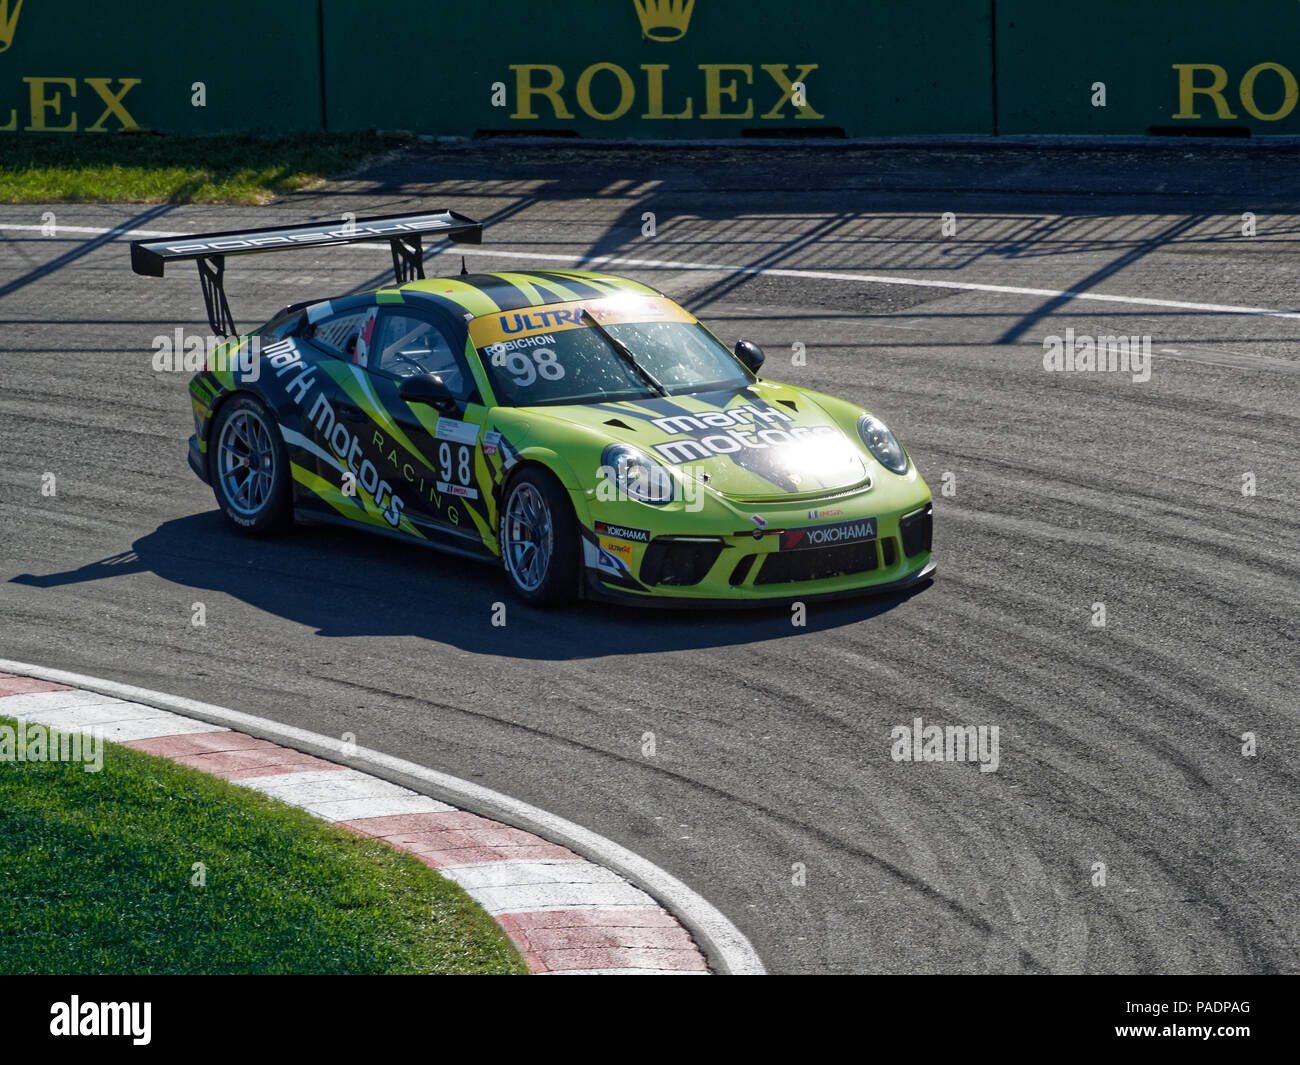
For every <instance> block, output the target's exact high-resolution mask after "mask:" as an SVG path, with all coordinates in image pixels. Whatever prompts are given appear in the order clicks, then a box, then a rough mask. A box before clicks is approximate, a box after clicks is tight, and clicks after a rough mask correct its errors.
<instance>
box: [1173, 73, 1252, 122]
mask: <svg viewBox="0 0 1300 1065" xmlns="http://www.w3.org/2000/svg"><path fill="white" fill-rule="evenodd" d="M1173 66H1174V69H1175V70H1176V71H1178V113H1177V114H1176V115H1174V118H1200V117H1201V116H1200V114H1199V113H1197V112H1196V111H1195V110H1194V108H1195V106H1196V104H1195V101H1194V100H1193V97H1194V96H1195V95H1196V94H1197V93H1204V94H1205V95H1206V96H1209V97H1210V98H1211V99H1213V100H1214V110H1215V111H1216V112H1217V113H1218V115H1219V117H1220V118H1236V117H1237V116H1236V115H1234V114H1233V113H1232V112H1231V111H1229V110H1228V101H1227V100H1225V99H1224V98H1223V87H1224V86H1225V85H1227V84H1228V72H1227V71H1226V70H1224V69H1223V67H1221V66H1217V65H1215V64H1214V63H1175V64H1174V65H1173ZM1198 70H1209V71H1212V72H1213V75H1214V83H1213V84H1212V85H1197V84H1195V81H1196V71H1198Z"/></svg>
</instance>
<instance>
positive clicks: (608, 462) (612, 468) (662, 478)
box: [597, 444, 673, 506]
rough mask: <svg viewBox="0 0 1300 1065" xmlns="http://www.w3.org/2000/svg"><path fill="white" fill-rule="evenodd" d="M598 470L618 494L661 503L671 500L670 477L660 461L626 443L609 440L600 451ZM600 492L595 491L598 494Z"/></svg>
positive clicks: (659, 504) (641, 500)
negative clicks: (613, 442) (608, 444)
mask: <svg viewBox="0 0 1300 1065" xmlns="http://www.w3.org/2000/svg"><path fill="white" fill-rule="evenodd" d="M600 472H601V475H602V476H603V478H604V479H605V481H606V483H607V484H610V485H613V487H614V488H615V489H616V490H617V492H618V496H619V498H627V499H635V500H636V501H637V502H638V503H649V504H651V505H652V506H662V505H663V504H664V503H671V502H672V501H673V478H672V475H671V474H670V473H669V472H668V471H667V470H666V469H664V468H663V467H662V466H660V465H659V463H657V462H655V461H654V459H652V458H650V457H649V456H648V455H645V454H643V453H642V452H640V451H638V450H637V449H636V448H634V447H630V446H629V445H627V444H610V446H609V447H607V448H605V450H604V451H603V452H602V453H601V456H600ZM599 494H600V493H599V492H598V493H597V495H599Z"/></svg>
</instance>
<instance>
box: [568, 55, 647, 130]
mask: <svg viewBox="0 0 1300 1065" xmlns="http://www.w3.org/2000/svg"><path fill="white" fill-rule="evenodd" d="M602 70H608V71H609V72H610V73H611V74H613V75H614V76H615V77H616V78H617V79H618V92H619V96H618V106H617V107H615V108H614V110H613V111H597V110H596V105H595V104H594V103H592V100H591V82H592V79H593V78H595V76H596V75H597V74H599V73H600V72H601V71H602ZM635 98H636V88H635V87H634V86H633V84H632V76H631V75H630V74H629V73H628V72H627V71H626V70H624V69H623V68H622V67H620V66H619V65H618V64H616V63H593V64H592V65H591V66H589V67H588V68H587V69H586V70H584V71H583V72H582V73H581V74H579V75H578V106H579V107H581V108H582V109H583V110H584V111H585V112H586V113H587V114H589V115H590V116H591V117H592V118H598V119H600V120H601V121H602V122H612V121H614V119H616V118H621V117H622V116H623V115H625V114H626V113H627V109H628V108H629V107H631V106H632V101H633V100H634V99H635Z"/></svg>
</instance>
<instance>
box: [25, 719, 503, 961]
mask: <svg viewBox="0 0 1300 1065" xmlns="http://www.w3.org/2000/svg"><path fill="white" fill-rule="evenodd" d="M0 725H8V726H10V727H13V722H11V721H8V720H6V719H0ZM195 862H202V863H204V865H205V866H206V886H203V887H195V886H193V885H192V884H191V878H192V877H193V876H194V872H193V871H192V867H193V865H194V863H195ZM524 971H525V967H524V965H523V963H522V961H521V960H520V958H519V955H518V953H517V952H516V951H515V949H514V947H513V945H512V944H511V943H510V941H509V939H508V938H507V937H506V935H505V933H504V932H502V931H501V929H500V927H499V926H498V925H497V924H496V923H495V922H494V921H493V920H492V919H491V918H490V917H489V916H488V915H487V913H486V912H485V911H483V910H482V909H481V908H479V906H478V905H477V904H476V903H475V902H473V900H471V899H470V898H469V896H468V895H466V894H465V893H464V892H463V891H462V890H461V889H460V888H459V887H458V886H457V885H456V884H453V883H452V882H451V881H449V880H444V879H443V878H442V877H440V876H438V874H437V873H435V872H434V871H433V870H432V869H430V868H429V867H428V866H426V865H424V864H422V863H421V862H419V861H417V860H416V859H415V858H413V857H411V856H410V855H407V854H403V853H401V852H399V851H395V850H393V849H392V848H390V847H388V846H387V845H386V844H382V843H379V842H377V841H374V840H368V839H364V838H362V837H359V836H355V835H353V834H352V833H349V832H346V831H344V830H342V829H337V828H334V827H332V826H331V825H329V824H327V823H325V822H323V821H320V820H318V819H316V818H314V817H312V816H311V815H309V814H307V813H304V812H302V811H301V810H297V809H295V808H292V807H289V806H286V805H284V804H281V803H278V802H274V801H273V800H271V799H269V798H267V797H265V796H263V795H260V794H258V793H256V792H253V791H249V790H247V789H241V788H239V787H236V786H235V785H233V784H230V783H227V782H226V781H224V780H221V779H219V778H217V777H211V776H208V775H206V774H204V773H200V772H198V771H196V770H191V769H187V768H184V767H182V766H178V765H175V764H174V763H172V762H169V761H166V760H164V759H161V758H153V757H150V756H148V755H143V754H141V753H139V752H137V751H132V750H129V749H128V748H124V747H117V746H112V745H106V746H105V757H104V766H103V770H102V771H101V772H98V773H88V772H86V771H85V770H84V769H83V768H82V767H81V765H80V764H71V763H58V762H44V763H39V762H27V763H22V762H14V761H5V762H0V973H6V974H13V973H54V974H68V975H81V974H95V973H110V974H112V973H154V974H158V973H457V974H459V973H522V972H524Z"/></svg>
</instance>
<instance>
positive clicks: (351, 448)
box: [281, 300, 409, 531]
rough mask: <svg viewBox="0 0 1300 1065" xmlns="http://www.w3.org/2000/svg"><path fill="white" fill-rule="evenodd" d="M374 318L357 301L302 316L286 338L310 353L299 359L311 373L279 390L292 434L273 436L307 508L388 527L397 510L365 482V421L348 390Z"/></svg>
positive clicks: (370, 479)
mask: <svg viewBox="0 0 1300 1065" xmlns="http://www.w3.org/2000/svg"><path fill="white" fill-rule="evenodd" d="M322 311H323V313H322ZM377 315H378V308H377V307H376V306H375V305H374V304H373V303H372V302H369V301H364V300H362V301H354V302H352V303H351V306H345V307H339V306H338V305H337V303H335V304H326V305H321V311H317V312H316V313H314V314H313V313H311V312H309V313H308V316H307V319H306V321H305V322H304V323H303V324H302V325H301V327H300V328H299V329H298V331H297V333H296V335H295V337H294V338H293V339H294V343H296V344H298V345H300V346H306V347H307V348H309V349H310V350H311V353H312V354H311V357H310V358H306V352H304V359H305V361H307V362H310V364H311V365H312V367H313V369H312V372H311V373H309V374H304V375H302V377H300V378H296V379H294V380H293V381H292V382H291V383H290V385H289V387H288V388H287V390H286V392H287V400H288V401H289V402H291V403H292V404H293V405H294V406H295V407H296V408H297V415H298V417H297V419H296V424H297V426H298V428H297V429H293V428H289V427H288V426H287V425H282V429H281V431H282V433H283V434H284V437H285V443H286V444H288V445H289V446H290V447H291V448H293V449H294V451H295V458H294V464H295V466H296V467H298V469H297V472H295V480H296V481H298V482H299V484H300V486H301V488H302V489H305V490H306V499H307V501H308V504H309V506H310V507H311V509H315V510H318V511H321V512H323V513H325V514H326V515H329V516H332V517H336V516H342V517H345V518H349V519H352V520H356V521H361V522H363V523H367V524H376V523H382V524H387V525H388V526H390V527H392V528H395V529H396V528H399V527H400V526H401V518H400V508H394V507H392V506H391V505H390V504H391V492H390V491H389V490H388V488H386V487H381V484H380V481H379V478H378V477H375V476H372V474H373V473H374V472H375V470H374V468H373V464H371V466H369V467H368V466H367V465H366V457H365V455H364V453H363V442H364V437H365V424H366V421H367V419H366V416H365V413H364V410H363V408H362V404H361V403H360V402H358V401H357V399H358V397H357V395H356V393H357V389H356V387H355V379H356V377H357V374H358V373H359V372H360V369H361V367H362V366H363V364H364V362H365V358H366V350H367V343H368V340H369V338H370V337H371V336H372V335H373V332H374V328H375V320H376V317H377ZM407 531H409V529H408V530H407Z"/></svg>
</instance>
